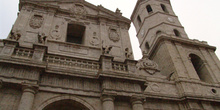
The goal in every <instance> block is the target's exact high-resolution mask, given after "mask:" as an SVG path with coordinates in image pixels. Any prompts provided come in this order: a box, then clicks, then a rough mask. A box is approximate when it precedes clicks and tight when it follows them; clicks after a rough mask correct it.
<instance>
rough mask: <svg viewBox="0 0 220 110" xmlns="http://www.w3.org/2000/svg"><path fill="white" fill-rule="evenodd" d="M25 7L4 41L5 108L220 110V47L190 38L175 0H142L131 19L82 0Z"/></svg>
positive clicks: (0, 57)
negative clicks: (134, 42)
mask: <svg viewBox="0 0 220 110" xmlns="http://www.w3.org/2000/svg"><path fill="white" fill-rule="evenodd" d="M19 11H20V12H19V16H18V18H17V20H16V22H15V24H14V26H13V28H12V29H11V32H10V34H9V36H8V38H7V39H3V40H0V110H220V62H219V59H218V58H217V56H216V55H215V53H214V51H215V49H216V48H215V47H213V46H209V45H208V44H207V42H204V41H202V42H201V41H198V40H191V39H189V38H188V36H187V34H186V33H185V31H184V28H183V26H182V25H181V24H180V22H179V20H178V18H177V16H176V15H175V14H174V12H173V10H172V7H171V4H170V1H169V0H138V1H137V4H136V6H135V9H134V11H133V14H132V15H131V20H130V19H127V18H125V17H123V16H122V13H121V12H120V10H118V9H117V10H116V11H115V12H112V11H110V10H108V9H105V8H104V7H102V6H101V5H99V6H95V5H93V4H90V3H88V2H86V1H84V0H20V4H19ZM131 22H133V23H134V26H135V28H136V31H137V38H138V39H139V42H140V48H141V50H142V51H143V58H142V59H140V60H139V61H135V60H134V58H133V54H132V49H131V43H130V39H129V34H128V30H129V27H130V23H131Z"/></svg>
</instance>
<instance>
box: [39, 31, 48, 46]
mask: <svg viewBox="0 0 220 110" xmlns="http://www.w3.org/2000/svg"><path fill="white" fill-rule="evenodd" d="M46 39H47V36H46V35H45V34H44V33H38V43H41V44H45V42H46Z"/></svg>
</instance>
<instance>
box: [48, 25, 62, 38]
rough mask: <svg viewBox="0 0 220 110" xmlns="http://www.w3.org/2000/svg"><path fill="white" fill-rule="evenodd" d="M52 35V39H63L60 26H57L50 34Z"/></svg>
mask: <svg viewBox="0 0 220 110" xmlns="http://www.w3.org/2000/svg"><path fill="white" fill-rule="evenodd" d="M50 35H51V39H54V40H60V38H61V33H60V26H59V25H56V26H55V27H54V29H53V30H52V31H51V32H50Z"/></svg>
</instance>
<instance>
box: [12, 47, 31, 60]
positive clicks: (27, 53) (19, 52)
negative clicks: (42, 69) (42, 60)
mask: <svg viewBox="0 0 220 110" xmlns="http://www.w3.org/2000/svg"><path fill="white" fill-rule="evenodd" d="M33 53H34V51H33V50H31V49H25V48H15V50H14V53H13V57H20V58H26V59H31V58H32V56H33Z"/></svg>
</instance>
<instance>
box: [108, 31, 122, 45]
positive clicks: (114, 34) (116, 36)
mask: <svg viewBox="0 0 220 110" xmlns="http://www.w3.org/2000/svg"><path fill="white" fill-rule="evenodd" d="M109 39H110V40H111V41H113V42H118V41H119V40H120V36H119V32H118V29H117V28H115V27H110V28H109Z"/></svg>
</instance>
